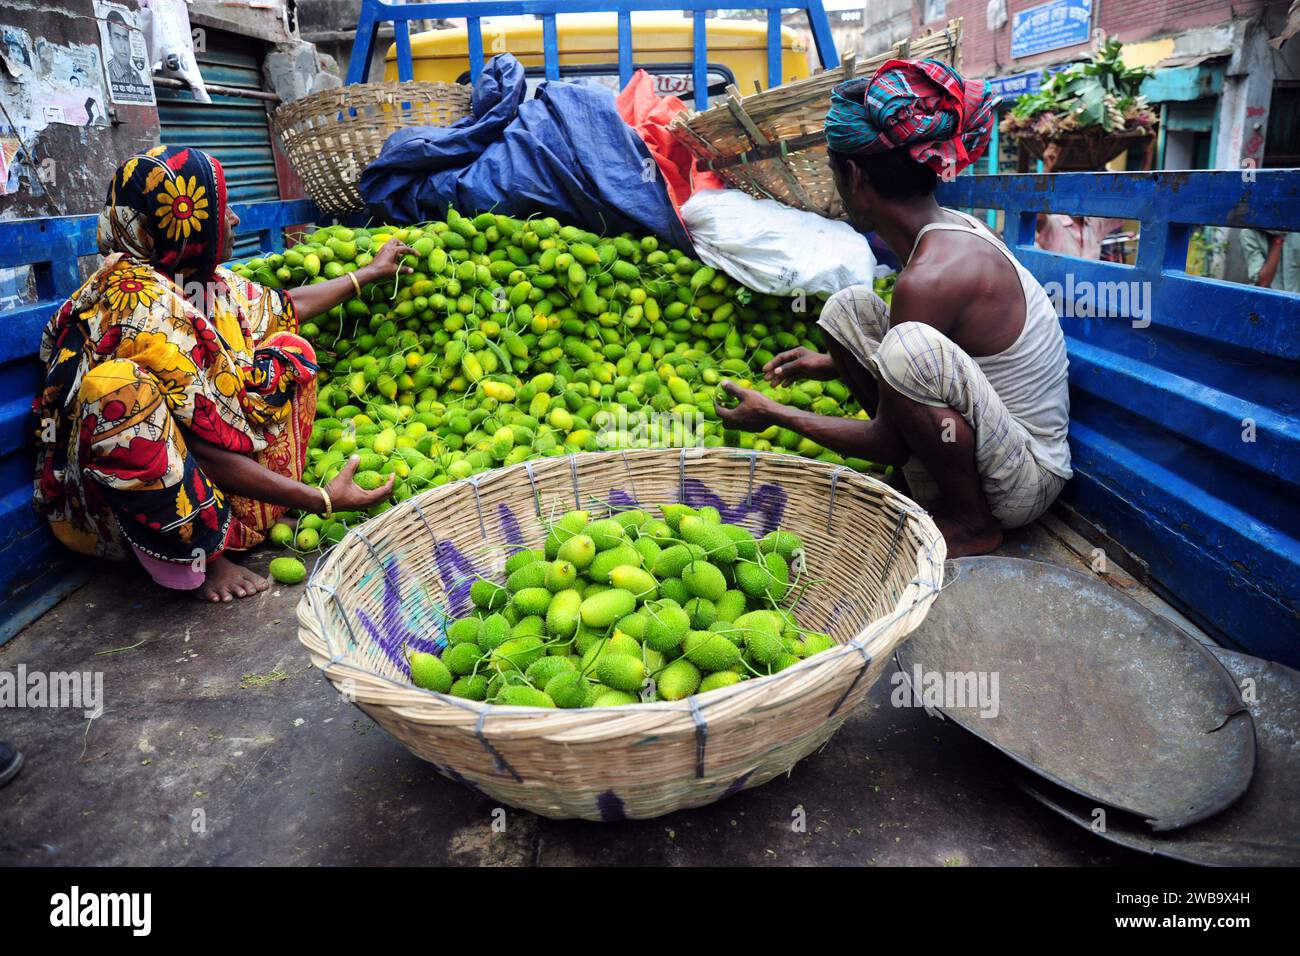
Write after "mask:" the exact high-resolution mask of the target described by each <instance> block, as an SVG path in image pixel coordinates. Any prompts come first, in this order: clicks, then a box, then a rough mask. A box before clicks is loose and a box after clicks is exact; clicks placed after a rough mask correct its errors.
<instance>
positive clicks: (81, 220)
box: [0, 200, 320, 644]
mask: <svg viewBox="0 0 1300 956" xmlns="http://www.w3.org/2000/svg"><path fill="white" fill-rule="evenodd" d="M234 209H235V213H236V214H237V215H238V216H239V219H240V224H239V232H240V234H241V235H252V234H255V235H257V236H258V237H259V239H260V241H261V247H262V248H263V249H266V250H280V249H283V248H284V230H285V229H286V228H288V227H290V226H296V225H300V224H303V223H314V222H316V221H318V220H319V219H320V211H319V210H318V209H317V208H316V205H315V204H314V203H312V202H309V201H307V200H292V201H289V202H258V203H244V204H239V203H236V204H235V206H234ZM96 219H97V217H96V216H93V215H87V216H61V217H57V218H51V219H22V220H17V221H13V222H0V270H2V269H28V268H29V269H30V270H31V275H30V280H29V279H28V277H27V276H26V275H24V276H21V277H20V282H21V284H23V285H26V284H27V282H28V281H30V284H31V287H32V289H33V290H34V292H35V296H34V301H31V302H30V303H28V304H22V305H17V306H14V307H10V308H7V309H5V311H4V321H3V322H0V596H2V597H0V644H3V643H4V642H5V641H6V640H8V639H9V638H10V637H12V636H13V634H14V633H15V632H16V631H17V630H18V629H19V628H20V627H21V626H22V625H23V624H24V623H26V621H27V620H29V619H30V618H31V617H32V616H34V615H36V614H39V613H40V612H41V611H43V610H44V609H45V607H47V606H48V605H49V604H50V603H52V602H53V601H55V600H57V599H58V597H59V596H60V594H61V592H62V589H64V588H65V587H66V586H67V583H68V580H69V578H68V571H69V570H70V569H71V567H72V566H73V563H72V562H71V561H70V560H69V559H68V552H66V551H64V550H63V549H62V548H61V546H60V545H59V544H58V543H57V542H56V541H55V540H54V538H53V536H52V535H51V534H50V532H49V529H48V528H47V527H46V525H45V523H44V522H43V521H41V520H39V519H38V518H37V516H36V514H35V512H34V511H33V510H32V477H33V467H34V464H33V462H34V453H33V446H32V434H31V432H32V428H33V423H32V415H31V409H32V399H33V397H35V395H36V390H37V389H38V388H39V387H40V381H41V377H42V375H43V371H44V370H43V369H42V368H41V366H40V363H39V362H38V361H37V359H36V350H37V348H38V346H39V345H40V338H41V330H42V329H44V328H45V324H46V323H47V322H48V321H49V319H50V316H52V315H53V314H54V311H55V310H56V309H57V308H58V307H59V306H60V305H62V303H63V301H64V300H65V299H67V298H68V296H70V295H72V293H73V292H75V291H76V290H77V288H78V287H79V286H80V285H81V282H82V276H81V270H80V268H79V265H78V258H79V257H81V256H89V255H94V254H95V253H96V251H97V250H96V240H95V223H96Z"/></svg>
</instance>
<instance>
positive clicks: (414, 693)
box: [297, 447, 947, 738]
mask: <svg viewBox="0 0 1300 956" xmlns="http://www.w3.org/2000/svg"><path fill="white" fill-rule="evenodd" d="M646 452H658V453H660V454H661V456H662V457H665V458H667V457H671V458H677V459H679V460H680V461H682V462H685V461H686V460H687V459H697V460H715V461H725V460H755V461H757V460H759V459H773V460H780V461H787V462H788V461H789V460H790V459H791V458H793V457H799V460H800V461H801V462H803V463H805V464H807V465H809V466H810V467H814V468H817V469H818V470H822V471H824V472H825V473H826V474H828V475H829V476H831V477H832V479H833V480H834V481H836V482H838V481H840V480H841V479H842V476H845V475H847V476H850V477H849V480H850V481H853V480H857V481H861V482H863V483H864V484H865V485H866V486H867V487H869V488H872V489H873V490H875V491H877V492H881V493H883V494H884V496H885V497H887V498H890V499H893V500H895V501H896V502H897V503H898V504H899V505H901V506H902V507H901V508H900V518H905V519H906V521H905V522H904V521H900V524H899V532H898V534H899V537H900V539H901V535H902V529H903V527H904V526H905V524H910V525H913V526H914V530H916V531H919V532H920V536H921V537H922V539H923V540H922V545H921V546H920V547H918V549H917V557H918V567H917V571H916V573H915V574H914V575H913V576H912V579H911V580H910V581H909V582H908V584H907V586H906V588H904V589H903V591H902V592H901V593H900V594H899V597H898V599H897V601H896V602H895V604H894V606H893V608H892V609H891V610H890V611H889V612H888V613H887V614H884V615H882V616H881V617H878V618H876V619H874V620H872V621H871V622H870V623H869V624H868V625H867V626H866V627H864V628H863V629H862V630H861V631H860V632H859V633H858V634H856V635H855V636H854V637H853V638H852V639H850V640H846V641H845V642H843V643H838V642H837V646H836V647H834V648H828V649H827V650H825V651H822V652H821V653H819V654H817V655H815V656H814V657H810V658H806V659H804V660H802V661H800V662H799V663H798V664H794V665H791V666H790V667H787V668H786V669H785V670H782V671H779V672H778V673H775V674H769V675H765V676H762V677H752V678H750V679H749V680H745V681H740V682H738V683H736V684H731V685H729V686H727V687H722V688H718V689H716V690H712V691H708V692H706V693H704V694H699V693H696V694H693V695H691V696H689V697H686V698H683V699H682V700H677V701H648V702H637V703H633V704H621V705H616V706H607V707H582V708H570V709H562V708H555V709H552V708H545V707H529V706H523V705H510V704H493V703H487V702H485V701H473V700H469V699H467V698H462V697H453V696H452V695H450V694H441V693H438V692H437V691H432V690H426V689H424V688H420V687H416V686H415V685H414V684H410V683H407V682H404V681H400V680H396V679H394V678H392V677H389V676H387V675H384V674H382V673H379V672H378V671H377V670H375V669H372V668H370V667H367V666H365V665H363V664H360V663H358V662H356V661H355V660H352V659H351V658H350V657H349V656H348V650H347V649H344V650H342V651H340V652H338V653H334V652H333V648H332V647H331V641H330V639H329V638H328V637H326V636H325V635H324V634H323V633H322V630H323V623H322V622H323V615H321V614H320V613H319V608H318V605H317V598H318V595H319V594H320V593H322V592H324V593H326V594H327V595H329V596H333V597H335V600H336V602H337V594H336V593H335V592H334V589H333V587H332V586H331V585H328V584H325V583H324V582H323V581H320V580H318V576H321V575H323V574H327V573H328V572H329V571H330V569H331V567H332V562H333V561H334V560H337V557H338V555H339V554H340V553H341V552H340V551H339V549H340V548H341V546H342V545H343V544H345V543H346V542H348V541H349V540H350V539H352V538H353V537H354V536H355V537H357V538H359V539H360V541H361V542H362V546H363V547H367V548H369V549H370V550H371V553H372V555H373V554H374V549H373V546H371V545H370V543H369V541H368V540H367V539H366V537H365V536H364V535H363V534H358V532H357V529H355V528H350V529H349V530H348V532H347V534H346V535H345V536H344V537H343V539H342V540H340V541H339V542H338V543H336V544H334V545H332V546H331V547H330V548H328V549H327V550H326V551H324V552H322V553H321V555H320V556H319V557H318V558H317V560H316V562H315V564H314V565H313V567H312V570H311V573H310V574H309V575H308V578H307V581H306V583H305V585H304V587H305V593H304V595H303V597H302V598H301V599H300V600H299V602H298V606H297V618H298V624H299V627H298V640H299V643H301V644H302V645H303V646H304V647H306V648H307V650H308V651H309V652H310V653H311V654H312V657H313V663H314V664H315V665H316V667H317V668H318V669H319V670H321V671H322V672H323V673H324V674H325V675H326V677H327V679H329V680H330V682H331V683H332V684H335V685H336V686H337V683H338V682H339V681H342V680H346V679H348V678H350V677H364V678H365V679H366V680H368V681H373V682H378V683H379V684H382V685H383V687H384V690H385V692H384V693H383V698H384V699H383V700H372V701H367V702H368V703H373V704H377V705H380V706H384V707H386V708H388V709H390V710H392V711H394V712H396V713H398V714H400V715H402V716H404V717H406V718H408V719H411V720H413V721H414V722H417V723H424V722H431V721H429V718H435V722H439V723H442V721H441V720H436V718H439V717H446V716H448V715H450V714H452V713H453V712H454V711H457V710H459V711H463V712H465V713H466V714H467V715H471V716H472V717H473V718H475V719H476V721H477V723H478V724H479V728H480V730H481V727H482V722H483V720H484V719H485V718H487V717H489V716H491V717H498V718H502V719H505V718H514V719H522V720H524V721H527V722H535V721H538V720H543V719H544V720H547V721H549V722H550V723H551V724H552V725H558V724H563V725H565V726H564V728H563V729H564V730H565V731H567V730H571V729H578V728H582V729H590V728H591V727H592V726H594V725H596V724H600V725H601V727H602V729H605V730H606V731H607V732H606V733H602V734H600V737H602V738H606V737H610V738H612V737H621V736H624V735H625V734H626V733H627V731H626V730H625V729H622V728H621V726H620V725H621V724H624V723H626V722H627V719H628V718H633V719H635V718H638V717H647V716H650V715H661V716H662V717H664V718H674V717H680V716H683V715H686V716H688V717H690V718H692V719H694V717H695V716H697V715H698V712H699V710H700V708H702V707H703V706H704V704H705V703H707V704H708V705H709V706H711V707H716V706H718V705H720V704H724V703H728V702H734V701H736V700H737V699H739V698H741V697H746V696H750V695H752V694H756V693H761V692H762V691H764V690H771V689H773V688H778V687H780V686H781V684H783V683H788V682H790V681H792V680H793V679H794V678H796V677H798V676H800V675H803V674H808V673H810V672H811V671H813V670H815V669H818V668H830V667H832V666H834V667H836V668H837V669H839V670H846V669H848V667H849V666H850V658H854V657H861V659H862V661H863V663H862V664H861V665H857V666H860V667H861V668H862V669H863V670H865V668H866V667H867V666H868V665H869V664H870V663H871V662H872V661H874V660H877V659H880V658H884V657H887V656H888V655H889V654H890V653H892V651H893V649H894V648H895V647H896V646H897V644H898V643H901V641H902V640H903V639H904V638H906V636H907V635H908V634H910V633H911V631H912V630H913V629H914V628H915V627H916V626H917V624H919V622H917V624H914V625H913V626H912V627H909V628H907V629H906V630H905V631H902V632H901V633H899V634H896V635H894V636H893V637H892V638H891V640H890V643H889V644H888V646H886V647H883V648H877V649H876V650H875V652H874V653H872V652H871V651H869V647H870V645H871V644H872V643H874V642H875V641H876V640H877V639H878V638H879V637H880V636H881V635H882V634H883V633H885V632H887V631H888V630H889V629H890V628H891V627H893V626H895V625H897V624H899V623H900V622H902V621H904V620H905V619H906V618H907V616H908V615H910V614H912V613H914V612H915V611H916V610H917V608H919V607H921V606H924V607H925V608H926V609H927V610H928V607H929V604H930V603H932V602H933V601H934V599H935V597H936V596H937V595H938V594H939V592H940V590H942V587H943V574H944V559H945V555H946V550H947V549H946V544H945V542H944V539H943V536H942V534H940V532H939V530H938V526H937V525H936V524H935V523H934V519H933V518H932V517H931V516H930V514H929V512H928V511H926V510H925V509H924V508H922V507H921V506H920V505H918V504H917V503H916V502H915V501H913V500H912V499H911V498H908V497H907V496H906V495H904V494H902V493H901V492H899V491H897V490H896V489H894V488H893V487H891V486H889V485H887V484H885V483H884V482H882V481H880V480H879V479H877V478H874V477H872V476H871V475H867V474H863V473H861V472H858V471H855V470H854V469H852V468H849V467H848V466H846V465H832V464H830V463H828V462H819V461H816V460H815V459H807V458H802V457H800V456H792V455H788V454H780V453H776V452H765V451H757V450H750V449H739V448H727V447H721V448H683V449H677V448H670V449H628V450H621V451H620V450H613V451H600V452H575V453H571V454H569V455H565V456H562V457H564V458H569V459H575V461H573V462H571V467H573V468H576V467H577V460H584V459H585V460H589V461H590V460H598V459H609V458H613V457H616V456H620V455H621V456H623V457H624V458H626V457H627V455H628V454H630V453H639V454H644V453H646ZM542 460H543V461H545V460H547V459H542ZM535 465H536V461H532V460H528V461H523V462H519V463H518V464H515V465H511V466H508V467H506V468H496V469H492V470H491V471H489V472H485V473H482V474H480V475H471V476H470V477H468V478H463V479H460V480H458V481H453V482H448V483H447V484H445V485H441V486H439V487H437V488H432V489H430V490H428V491H425V492H422V493H421V494H419V495H414V496H412V497H411V498H408V499H407V501H411V502H414V501H416V499H419V498H426V497H429V496H448V497H449V496H451V495H453V494H458V493H461V492H463V491H464V490H465V489H466V488H475V489H476V486H477V484H478V483H479V481H481V480H483V479H484V477H486V476H489V475H490V476H493V477H505V476H506V475H507V474H509V473H511V472H519V471H526V472H528V473H529V474H530V475H531V469H530V468H529V466H535ZM405 505H406V502H401V503H399V504H398V505H395V506H394V507H393V508H390V509H389V510H388V511H386V512H384V513H383V514H381V515H378V516H376V517H375V518H373V519H370V521H379V520H382V519H383V518H384V517H385V516H387V515H389V514H390V513H393V512H396V511H397V510H398V509H399V508H402V507H403V506H405ZM414 507H415V508H416V510H417V513H418V505H416V506H414ZM368 523H369V521H367V522H365V523H364V524H368ZM364 524H363V525H362V526H364ZM936 552H937V555H936ZM923 558H924V559H925V560H924V564H926V565H928V566H929V569H930V572H931V573H930V575H929V578H930V579H929V580H924V579H923V578H922V574H923V572H924V571H925V570H926V569H925V567H924V566H923V563H922V559H923ZM923 586H924V588H923ZM913 589H916V590H915V593H911V592H913ZM909 593H911V598H910V600H909ZM317 658H319V660H317ZM376 689H378V688H376ZM363 696H364V695H363V694H362V693H361V692H360V688H357V693H356V698H355V699H356V700H358V701H360V700H362V699H363ZM702 698H707V700H704V701H702ZM613 717H616V718H618V719H611V718H613ZM471 722H472V721H471ZM584 725H585V726H584Z"/></svg>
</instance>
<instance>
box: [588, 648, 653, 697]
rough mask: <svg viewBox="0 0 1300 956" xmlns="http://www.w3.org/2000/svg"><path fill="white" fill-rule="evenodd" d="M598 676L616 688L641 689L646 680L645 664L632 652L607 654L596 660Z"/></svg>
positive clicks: (606, 683)
mask: <svg viewBox="0 0 1300 956" xmlns="http://www.w3.org/2000/svg"><path fill="white" fill-rule="evenodd" d="M596 677H597V678H599V680H600V682H601V683H602V684H604V685H605V686H606V687H612V688H614V689H615V690H625V691H628V692H632V691H639V690H640V689H641V685H642V684H643V683H644V682H645V664H644V663H642V661H641V658H639V657H634V656H632V655H631V654H606V655H604V656H603V657H601V658H600V659H599V660H597V661H596Z"/></svg>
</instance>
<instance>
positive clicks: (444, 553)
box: [434, 541, 485, 617]
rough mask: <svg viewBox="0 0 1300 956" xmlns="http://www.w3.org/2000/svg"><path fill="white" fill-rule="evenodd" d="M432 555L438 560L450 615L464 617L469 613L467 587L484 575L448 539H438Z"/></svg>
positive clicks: (439, 572)
mask: <svg viewBox="0 0 1300 956" xmlns="http://www.w3.org/2000/svg"><path fill="white" fill-rule="evenodd" d="M434 555H435V556H436V557H437V561H438V574H439V576H440V577H441V578H442V590H443V591H444V592H445V593H446V595H447V607H448V609H449V611H450V613H451V616H452V617H464V616H465V615H466V614H468V613H469V606H470V600H469V588H470V585H471V584H473V583H474V581H475V580H476V579H477V578H481V577H485V575H482V574H480V573H479V570H478V568H476V567H475V566H474V562H472V561H470V559H469V558H467V557H465V555H463V554H461V552H460V549H459V548H457V547H456V546H455V545H454V544H452V543H451V542H450V541H439V542H438V543H437V544H436V545H435V546H434Z"/></svg>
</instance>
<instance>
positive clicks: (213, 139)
mask: <svg viewBox="0 0 1300 956" xmlns="http://www.w3.org/2000/svg"><path fill="white" fill-rule="evenodd" d="M195 59H197V60H198V64H199V72H200V73H202V74H203V80H204V82H205V83H215V84H217V85H218V86H232V87H237V88H240V89H247V90H260V89H262V69H261V65H262V51H261V45H260V44H259V43H257V42H256V41H254V40H250V39H249V38H248V37H238V36H235V35H234V34H230V33H222V32H220V31H217V30H208V31H207V50H206V51H205V52H202V53H196V54H195ZM154 89H155V90H156V92H157V95H158V119H159V122H160V124H161V126H162V133H161V140H162V143H163V144H164V145H166V146H193V147H195V148H196V149H201V150H203V151H204V152H208V153H211V154H212V155H213V156H215V157H216V158H217V159H218V160H220V162H221V165H222V167H223V168H224V169H225V171H226V191H227V195H228V198H229V200H230V202H232V203H236V202H258V201H260V200H268V199H269V200H275V199H279V198H280V186H279V182H278V181H277V179H276V175H275V158H274V156H273V155H272V152H271V130H270V126H269V124H268V121H267V112H266V106H267V104H266V101H264V100H255V99H247V98H245V97H239V96H220V95H217V94H215V93H211V91H209V95H210V96H211V97H212V102H211V103H198V102H195V100H194V95H193V94H192V93H191V92H190V91H189V90H179V89H173V88H168V87H162V86H157V87H155V88H154ZM256 252H257V237H256V236H254V235H249V236H246V237H245V238H244V239H243V240H242V241H236V244H235V256H236V257H242V256H249V255H254V254H256Z"/></svg>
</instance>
